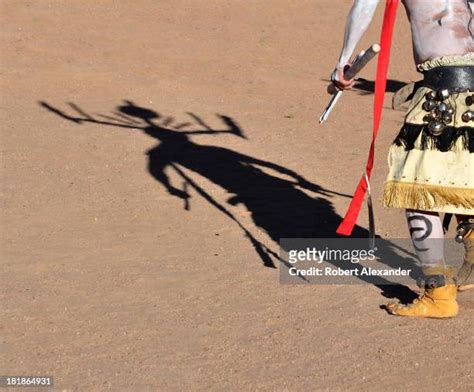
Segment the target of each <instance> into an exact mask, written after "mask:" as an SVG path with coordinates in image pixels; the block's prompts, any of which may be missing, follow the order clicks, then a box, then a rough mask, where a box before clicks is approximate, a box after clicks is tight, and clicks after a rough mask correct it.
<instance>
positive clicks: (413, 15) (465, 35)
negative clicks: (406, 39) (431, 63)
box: [403, 0, 474, 64]
mask: <svg viewBox="0 0 474 392" xmlns="http://www.w3.org/2000/svg"><path fill="white" fill-rule="evenodd" d="M403 4H404V6H405V9H406V11H407V15H408V19H409V21H410V26H411V32H412V38H413V54H414V57H415V62H416V63H417V64H418V63H421V62H423V61H426V60H430V59H433V58H435V57H441V56H447V55H462V54H466V53H469V52H474V40H473V35H472V34H473V33H474V23H473V22H472V20H471V19H472V12H471V8H470V4H469V2H468V0H403ZM473 6H474V5H473Z"/></svg>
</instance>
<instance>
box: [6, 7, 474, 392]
mask: <svg viewBox="0 0 474 392" xmlns="http://www.w3.org/2000/svg"><path fill="white" fill-rule="evenodd" d="M0 4H1V21H2V23H1V32H2V34H1V40H2V41H1V76H2V77H1V108H0V112H1V124H2V126H1V131H2V137H1V147H2V166H1V167H2V172H1V176H2V207H3V208H2V216H1V222H2V224H1V229H2V230H1V234H2V242H1V245H2V253H1V255H2V284H1V287H2V290H1V291H2V318H1V341H0V344H1V358H0V361H1V362H0V369H1V373H2V374H4V375H21V374H23V375H31V374H44V375H52V376H54V378H55V390H63V391H64V390H67V391H102V390H103V391H106V390H112V391H180V390H215V391H221V390H234V391H253V390H262V391H312V390H318V391H320V390H335V391H339V390H371V391H372V390H373V391H380V390H415V389H416V390H420V391H425V390H433V389H435V390H439V391H450V390H455V391H467V390H472V389H473V388H474V380H473V375H472V363H473V348H474V347H473V346H474V342H473V338H472V325H473V320H474V294H473V293H466V294H463V296H462V297H461V298H460V304H461V313H460V315H459V317H457V318H456V319H452V320H444V321H436V320H409V319H401V318H396V317H393V316H389V315H387V314H386V312H385V311H383V310H381V309H380V308H379V306H380V305H381V304H383V303H385V302H386V301H387V300H388V299H387V298H386V297H387V296H388V297H390V296H391V295H390V293H389V292H388V293H387V292H385V291H383V290H381V289H380V288H377V287H375V286H371V285H354V286H314V285H311V286H308V285H297V286H293V285H281V284H280V283H279V272H278V268H271V264H272V263H273V264H274V265H275V266H276V267H278V260H277V259H276V258H274V257H273V256H272V255H271V254H270V255H269V253H268V252H266V255H267V257H263V256H262V254H259V253H258V252H257V250H256V248H255V246H254V245H253V244H255V243H260V244H263V245H262V246H265V247H268V249H269V251H272V252H278V238H281V237H282V236H285V235H292V234H294V236H297V235H305V234H307V235H313V236H331V235H332V233H333V231H334V228H335V227H336V225H337V223H338V222H339V221H340V219H341V215H342V214H343V213H344V211H345V208H346V207H347V205H348V201H349V200H348V198H347V197H343V196H337V195H327V194H326V195H325V194H323V193H322V191H323V190H329V191H333V192H338V193H341V194H350V193H352V191H353V189H354V187H355V185H356V182H357V180H358V178H359V176H360V174H361V172H362V168H363V166H364V161H365V156H366V152H367V149H368V146H369V135H370V127H371V114H370V111H371V102H372V95H371V94H368V93H366V92H364V91H362V90H360V89H359V90H356V91H354V92H350V93H347V94H345V96H344V97H343V98H342V101H341V102H340V103H341V104H340V106H338V107H337V108H336V111H335V113H334V117H332V118H331V120H330V122H329V123H328V124H327V125H326V126H325V127H319V126H318V124H317V117H318V116H319V113H320V111H321V109H322V108H323V107H324V105H325V104H326V101H327V98H328V97H327V95H326V94H325V86H326V83H327V82H326V81H325V80H326V79H327V77H328V74H329V73H330V71H331V69H332V67H333V65H334V63H335V59H336V57H337V54H338V51H339V45H340V42H341V37H342V31H343V23H344V20H345V13H346V12H347V9H348V2H347V1H344V0H318V1H314V0H298V1H289V0H271V1H268V0H266V1H263V0H252V1H243V0H221V1H218V0H173V1H170V0H161V1H152V0H137V1H134V2H130V1H111V0H102V1H84V0H82V1H80V0H56V1H53V0H42V1H25V0H15V1H7V0H3V1H1V2H0ZM381 12H382V9H380V10H379V11H378V14H377V17H376V21H375V23H374V25H373V26H372V27H371V29H370V30H369V32H368V33H367V36H366V37H365V39H364V43H363V45H362V46H366V45H368V44H369V43H372V42H374V41H377V37H378V30H379V26H380V21H381ZM392 59H393V61H392V64H391V68H390V78H391V79H393V80H394V82H393V83H394V84H395V85H396V84H397V83H396V81H401V82H406V81H410V80H413V79H414V78H416V77H417V75H416V73H415V72H414V70H413V65H412V60H411V47H410V36H409V31H408V30H407V23H406V18H405V15H404V12H403V10H400V13H399V18H398V20H397V27H396V38H395V41H394V48H393V58H392ZM374 69H375V64H371V65H370V66H369V67H368V68H367V69H366V70H365V71H364V73H363V75H362V76H364V77H366V78H367V79H369V80H373V75H374ZM387 98H390V96H389V95H388V96H387ZM125 100H128V101H130V102H133V105H135V106H131V105H132V103H128V104H125V103H124V101H125ZM41 102H43V104H41ZM121 105H125V106H126V107H125V108H122V112H119V113H117V112H118V111H119V109H118V107H120V106H121ZM386 106H387V110H386V111H385V112H384V119H383V125H382V131H381V136H380V141H379V143H378V160H377V169H376V173H375V176H374V181H373V188H374V193H375V198H376V200H375V202H376V205H375V208H376V213H377V216H376V218H377V227H378V231H379V234H381V235H383V236H389V237H400V236H406V231H405V230H406V228H405V225H404V221H403V216H402V214H401V212H400V211H396V210H388V209H384V208H383V207H382V205H381V203H380V196H381V186H382V183H383V180H384V176H385V174H386V162H385V160H386V152H387V148H388V146H389V144H390V141H391V140H392V139H393V137H394V135H395V133H396V132H397V128H398V127H399V125H400V123H401V120H402V116H403V113H402V112H400V111H393V110H390V109H389V108H388V106H389V103H388V101H387V104H386ZM137 107H140V108H137ZM48 108H49V109H48ZM131 108H132V109H131ZM145 109H146V110H145ZM54 110H56V112H55V111H54ZM58 110H59V111H60V112H58ZM127 111H128V112H127ZM124 112H126V113H128V115H127V114H124ZM61 114H63V117H61ZM130 114H131V115H132V116H130ZM68 116H69V118H68ZM71 118H82V119H85V121H81V122H79V121H77V120H76V121H71ZM199 130H200V131H203V132H201V133H195V134H192V132H191V131H199ZM216 130H220V131H223V132H220V133H215V132H214V131H216ZM242 135H245V137H246V138H244V137H240V136H242ZM163 173H166V174H167V175H164V174H163ZM296 174H297V175H296ZM291 177H293V179H294V178H296V179H300V178H301V177H303V178H304V179H306V180H307V181H308V182H310V183H312V184H314V186H313V187H312V190H305V189H303V188H301V187H299V186H296V185H293V184H290V183H289V182H288V181H287V180H288V179H289V178H291ZM167 179H168V180H169V186H168V189H167V188H166V187H165V186H164V184H166V181H167ZM285 179H286V180H285ZM292 181H293V180H292ZM289 184H290V185H289ZM186 194H187V195H188V196H186ZM359 223H360V225H361V226H362V227H366V224H367V220H366V217H365V213H364V214H363V215H362V216H361V219H360V222H359ZM359 230H361V232H362V231H363V229H359ZM252 241H253V243H252ZM262 249H263V248H262ZM392 296H393V295H392Z"/></svg>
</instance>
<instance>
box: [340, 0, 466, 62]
mask: <svg viewBox="0 0 474 392" xmlns="http://www.w3.org/2000/svg"><path fill="white" fill-rule="evenodd" d="M378 3H384V1H379V0H353V5H352V8H351V10H350V12H349V16H348V18H347V23H346V30H345V34H344V45H343V48H342V50H341V54H340V56H339V60H338V63H337V66H336V68H337V69H342V68H343V67H344V66H345V65H346V64H347V63H348V62H349V60H350V57H351V56H352V54H353V53H354V50H355V48H356V46H357V44H358V42H359V41H360V39H361V37H362V35H363V34H364V33H365V31H366V30H367V28H368V27H369V24H370V22H371V21H372V18H373V16H374V13H375V10H376V8H377V5H378ZM402 3H403V5H404V6H405V10H406V12H407V16H408V20H409V22H410V27H411V32H412V40H413V54H414V58H415V62H416V63H417V64H419V63H422V62H423V61H426V60H431V59H433V58H436V57H441V56H448V55H462V54H466V53H470V52H474V40H473V35H472V33H474V23H473V22H472V12H473V11H472V8H473V7H474V5H473V4H472V3H469V2H468V0H402Z"/></svg>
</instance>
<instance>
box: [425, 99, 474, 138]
mask: <svg viewBox="0 0 474 392" xmlns="http://www.w3.org/2000/svg"><path fill="white" fill-rule="evenodd" d="M449 96H450V93H449V90H439V91H433V90H430V91H428V92H427V93H426V94H425V98H426V101H425V102H423V105H422V108H423V110H424V111H426V112H428V114H427V115H426V116H425V117H424V118H423V120H424V121H425V122H427V123H428V126H427V128H428V132H429V133H430V134H431V135H432V136H439V135H441V134H442V133H443V130H444V129H445V128H446V126H447V125H449V124H451V122H452V121H453V115H454V109H453V108H452V107H451V105H450V104H449V103H448V102H445V101H446V99H448V98H449ZM473 115H474V112H473ZM473 118H474V116H473Z"/></svg>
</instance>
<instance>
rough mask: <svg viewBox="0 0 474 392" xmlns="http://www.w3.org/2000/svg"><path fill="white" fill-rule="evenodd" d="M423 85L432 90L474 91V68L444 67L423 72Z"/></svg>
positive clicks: (467, 66)
mask: <svg viewBox="0 0 474 392" xmlns="http://www.w3.org/2000/svg"><path fill="white" fill-rule="evenodd" d="M423 75H424V78H423V81H422V85H423V86H424V87H428V88H431V89H432V90H437V91H438V90H449V91H450V92H461V91H467V90H469V91H474V66H473V65H461V66H457V65H456V66H448V67H446V66H444V67H436V68H433V69H430V70H429V71H425V72H423Z"/></svg>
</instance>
